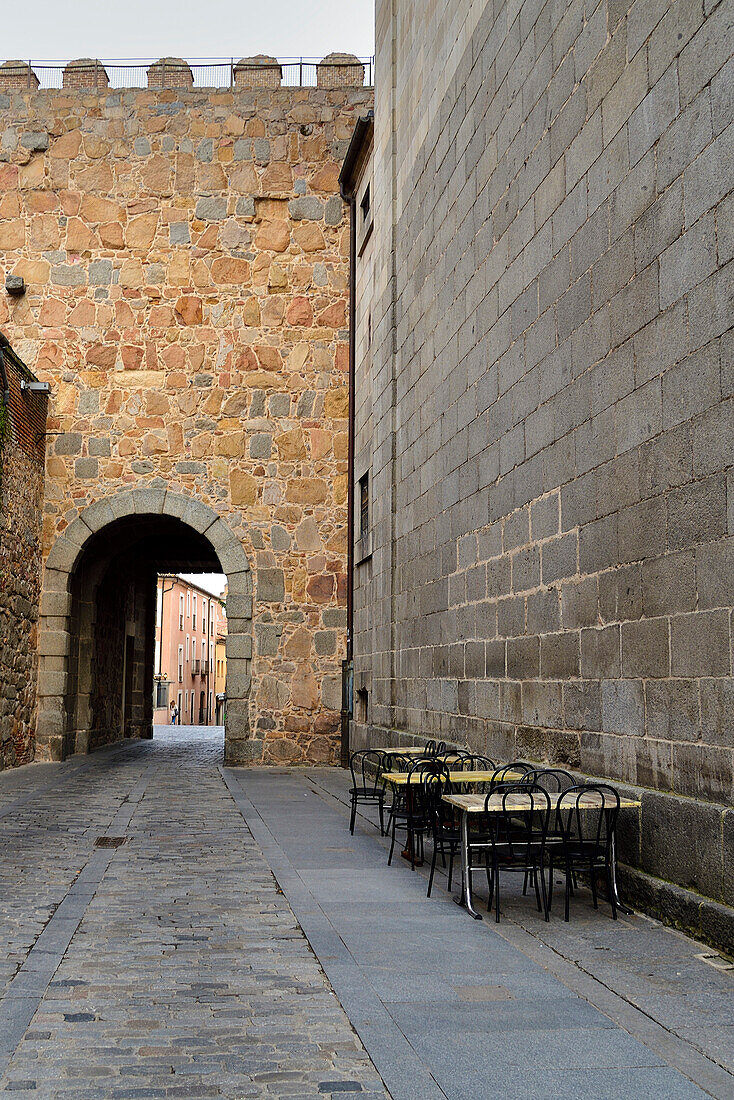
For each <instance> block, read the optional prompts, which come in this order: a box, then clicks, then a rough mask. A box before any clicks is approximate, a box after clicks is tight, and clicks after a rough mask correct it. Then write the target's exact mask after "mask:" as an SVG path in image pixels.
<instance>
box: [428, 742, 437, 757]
mask: <svg viewBox="0 0 734 1100" xmlns="http://www.w3.org/2000/svg"><path fill="white" fill-rule="evenodd" d="M435 755H436V742H435V741H433V740H431V741H426V756H435Z"/></svg>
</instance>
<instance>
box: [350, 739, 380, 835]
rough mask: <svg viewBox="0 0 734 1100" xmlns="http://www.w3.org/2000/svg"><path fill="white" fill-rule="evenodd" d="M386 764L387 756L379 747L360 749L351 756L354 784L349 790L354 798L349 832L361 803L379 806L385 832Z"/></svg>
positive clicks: (352, 829) (352, 830)
mask: <svg viewBox="0 0 734 1100" xmlns="http://www.w3.org/2000/svg"><path fill="white" fill-rule="evenodd" d="M384 764H385V757H384V754H383V753H382V752H380V751H379V749H359V750H358V751H357V752H353V753H352V755H351V756H350V758H349V770H350V772H351V773H352V786H351V788H350V791H349V794H350V796H351V800H352V813H351V817H350V819H349V832H350V833H352V834H353V833H354V822H355V819H356V817H357V806H358V804H359V803H363V804H365V805H368V806H377V808H378V811H379V814H380V832H381V833H383V834H384V802H385V781H384V779H383V778H382V773H383V771H384Z"/></svg>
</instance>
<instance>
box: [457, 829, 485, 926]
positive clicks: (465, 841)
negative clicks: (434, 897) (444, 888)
mask: <svg viewBox="0 0 734 1100" xmlns="http://www.w3.org/2000/svg"><path fill="white" fill-rule="evenodd" d="M454 901H455V902H456V904H457V905H463V906H464V908H465V909H466V911H467V912H468V913H470V914H471V915H472V916H473V917H474V920H481V919H482V914H481V913H477V911H476V909H475V908H474V905H473V903H472V896H471V874H470V871H469V814H468V813H466V812H465V811H464V812H462V814H461V894H460V895H459V896H457V897H454Z"/></svg>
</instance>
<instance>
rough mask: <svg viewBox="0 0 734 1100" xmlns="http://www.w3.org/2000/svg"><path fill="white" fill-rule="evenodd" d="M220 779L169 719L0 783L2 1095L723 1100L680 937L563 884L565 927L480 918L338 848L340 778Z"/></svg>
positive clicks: (702, 1002)
mask: <svg viewBox="0 0 734 1100" xmlns="http://www.w3.org/2000/svg"><path fill="white" fill-rule="evenodd" d="M221 763H222V735H221V730H212V729H206V728H196V727H178V728H168V727H163V728H159V729H157V731H156V737H155V738H154V740H153V741H147V742H135V743H127V744H124V745H118V746H115V747H112V748H110V749H106V750H104V751H102V752H99V753H96V754H94V755H92V756H89V757H75V758H73V759H71V760H69V761H67V762H66V763H64V764H49V765H31V766H29V767H27V768H21V769H18V770H16V771H11V772H5V773H2V774H1V775H0V837H1V838H2V848H1V849H0V852H1V857H2V858H1V863H0V875H1V881H0V897H2V904H1V907H0V913H1V917H0V919H1V928H2V940H0V1093H2V1094H5V1093H8V1094H9V1095H11V1094H12V1095H13V1096H27V1097H35V1098H37V1100H41V1098H49V1100H54V1098H57V1097H59V1098H61V1097H65V1098H66V1097H73V1098H74V1100H87V1098H88V1100H93V1098H111V1100H112V1098H114V1100H117V1098H123V1097H124V1098H136V1097H154V1098H155V1097H167V1096H178V1097H192V1098H193V1097H228V1098H232V1100H235V1098H239V1097H242V1098H244V1097H253V1098H263V1100H266V1098H268V1097H283V1098H286V1097H288V1098H293V1100H298V1098H317V1097H324V1096H326V1097H330V1096H331V1097H335V1098H336V1097H342V1096H349V1095H359V1096H360V1098H362V1100H377V1098H378V1097H381V1098H386V1097H392V1098H393V1100H483V1098H484V1097H490V1096H495V1095H498V1096H502V1097H503V1100H529V1098H530V1100H535V1098H537V1100H540V1098H542V1100H548V1098H559V1100H560V1098H561V1097H563V1098H564V1100H572V1098H574V1097H585V1098H588V1097H592V1098H593V1100H604V1098H607V1097H609V1098H610V1100H611V1098H612V1097H614V1098H615V1100H618V1098H632V1097H634V1098H639V1097H653V1096H654V1097H655V1098H656V1100H659V1098H660V1097H665V1098H666V1100H694V1098H703V1097H706V1096H714V1097H719V1098H721V1100H724V1098H728V1097H729V1096H731V1095H732V1092H733V1091H734V1090H733V1089H732V1084H734V1077H732V1074H731V1069H732V1063H734V1058H733V1057H732V1038H733V1033H734V1028H732V1025H731V1012H730V1006H731V991H732V974H731V972H729V973H726V972H723V973H722V972H717V971H716V970H714V969H713V968H712V967H711V966H709V965H707V964H705V963H704V962H702V961H701V960H700V959H699V958H698V957H697V954H698V953H700V952H701V951H702V950H703V949H702V948H701V946H700V945H698V944H694V943H693V941H690V940H688V939H686V938H685V937H682V936H679V935H677V934H676V933H673V932H670V931H669V930H667V929H663V928H662V927H661V926H660V925H658V924H656V923H655V922H653V921H649V920H647V919H646V918H644V917H637V916H632V917H627V918H621V919H620V920H619V921H618V922H617V923H616V924H614V923H613V922H612V921H611V920H610V919H609V914H608V911H606V910H605V908H604V906H603V905H602V909H601V911H600V912H599V913H595V912H594V911H593V910H592V909H591V907H590V905H589V902H588V898H584V896H583V894H584V892H583V891H581V893H580V895H579V897H578V898H577V899H576V900H575V902H574V914H573V918H574V919H573V920H572V922H571V923H570V924H569V925H566V924H565V923H564V922H563V921H562V920H561V919H560V917H559V914H558V913H555V914H554V915H553V918H552V921H551V924H550V925H545V924H544V922H542V921H541V920H540V919H539V918H538V916H537V914H536V912H535V910H534V906H533V905H532V904H529V903H528V899H522V897H521V896H520V894H519V888H518V891H517V892H516V894H515V896H513V897H510V896H509V895H508V898H507V901H506V906H505V907H504V910H503V920H502V923H501V924H500V925H499V926H495V925H494V923H493V922H492V921H486V920H485V921H482V922H480V923H478V924H477V923H475V922H473V921H471V920H469V919H468V917H467V916H466V914H465V913H464V912H463V911H462V910H460V909H459V908H458V907H457V906H455V905H454V904H453V902H452V900H451V897H450V895H449V894H448V893H447V892H446V890H445V889H444V886H445V880H444V879H443V877H442V876H439V879H438V881H437V885H436V887H435V890H434V896H433V897H432V898H431V899H430V900H429V899H426V897H425V887H426V881H425V877H424V872H423V871H421V872H415V873H413V872H411V870H410V868H409V866H407V865H406V864H405V863H404V862H403V861H402V860H401V859H399V858H398V859H397V860H396V861H395V862H394V864H393V866H392V867H389V868H388V867H387V866H386V844H385V841H384V840H383V839H382V838H380V836H379V831H378V830H377V829H376V828H375V823H374V822H373V821H371V820H370V819H369V818H367V817H364V816H360V817H358V819H357V827H356V829H355V833H354V836H350V835H349V832H348V827H347V821H348V813H347V805H346V803H347V796H346V790H347V787H348V781H347V775H346V774H345V773H344V772H341V771H339V770H336V769H317V770H296V771H291V772H286V771H273V770H258V769H254V770H247V769H229V768H223V767H222V766H221ZM102 838H105V840H103V843H107V844H114V843H115V842H116V840H115V838H118V839H119V838H124V842H123V843H122V844H121V845H120V846H119V847H107V846H99V841H100V839H102ZM727 1067H728V1068H727Z"/></svg>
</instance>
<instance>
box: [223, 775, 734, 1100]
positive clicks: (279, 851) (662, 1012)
mask: <svg viewBox="0 0 734 1100" xmlns="http://www.w3.org/2000/svg"><path fill="white" fill-rule="evenodd" d="M224 774H225V776H226V779H227V783H228V785H229V787H230V790H231V791H232V793H233V795H234V797H235V799H236V801H237V804H238V806H239V808H240V810H241V811H242V813H243V816H244V817H245V820H246V821H247V823H248V825H249V826H250V829H251V830H252V832H253V835H254V837H255V839H256V840H257V841H258V843H259V845H260V847H261V848H262V850H263V852H264V854H265V857H266V859H267V860H268V863H269V864H270V866H271V867H272V868H273V871H274V873H275V876H276V878H277V880H278V883H279V885H280V886H281V888H282V889H283V891H284V893H285V895H286V897H287V899H288V901H289V902H290V904H291V906H292V908H293V910H294V912H295V915H296V917H297V919H298V920H299V923H300V924H301V926H302V928H303V929H304V931H305V933H306V935H307V936H308V938H309V942H310V943H311V946H312V948H313V949H314V952H315V953H316V955H317V957H318V958H319V961H320V962H321V965H322V966H323V967H324V970H325V971H326V974H327V977H328V978H329V980H330V981H331V983H332V985H333V987H334V989H335V991H336V993H337V995H338V997H339V999H340V1001H341V1003H342V1005H343V1006H344V1008H345V1010H346V1012H347V1014H348V1016H349V1018H350V1020H351V1022H352V1024H353V1025H354V1026H355V1028H356V1030H357V1033H358V1034H359V1036H360V1038H361V1039H362V1042H363V1043H364V1045H365V1048H366V1050H367V1052H368V1054H369V1055H370V1056H371V1058H372V1060H373V1062H374V1064H375V1066H376V1068H377V1070H378V1071H379V1073H380V1074H381V1075H382V1078H383V1080H384V1081H385V1084H386V1085H387V1088H388V1089H389V1091H390V1094H391V1095H392V1096H393V1098H394V1100H434V1098H435V1100H440V1098H447V1100H478V1098H480V1097H488V1096H502V1097H504V1098H506V1100H511V1098H517V1100H531V1098H538V1100H540V1098H542V1100H551V1098H556V1097H557V1098H559V1100H560V1098H564V1100H570V1098H573V1097H584V1098H588V1097H593V1098H594V1100H602V1098H606V1097H609V1098H610V1100H611V1098H620V1097H629V1098H633V1097H634V1098H639V1097H648V1096H649V1097H655V1098H656V1100H659V1098H665V1100H689V1098H693V1097H702V1096H705V1095H711V1096H716V1097H720V1098H721V1100H724V1098H727V1100H728V1098H730V1097H731V1096H732V1095H734V1076H732V1075H731V1072H727V1069H726V1068H725V1067H727V1066H728V1069H729V1071H732V1070H734V1057H733V1054H734V1026H732V1024H733V1022H734V1021H733V1017H732V1004H733V1003H734V998H733V997H732V993H733V992H734V973H732V972H725V973H720V972H717V971H716V970H714V969H713V968H712V967H711V966H710V965H708V964H706V963H705V962H703V961H701V960H700V959H698V958H697V957H696V955H697V954H698V953H701V952H703V951H704V950H705V949H704V948H703V947H702V946H701V945H699V944H696V943H694V942H693V941H691V940H689V939H687V938H685V937H683V936H681V935H679V934H677V933H675V932H672V931H670V930H668V929H666V928H663V927H662V926H661V925H659V924H658V923H656V922H654V921H651V920H649V919H647V918H645V917H642V916H632V917H620V919H619V920H618V921H617V922H613V921H612V920H611V916H610V911H609V909H608V907H607V906H605V904H604V903H603V902H602V903H601V905H600V911H599V912H595V911H594V910H593V908H592V907H591V900H590V895H588V894H587V893H586V892H584V891H581V892H580V895H579V897H578V898H577V899H576V900H575V902H574V904H573V910H572V920H571V922H570V923H569V924H566V923H565V922H564V921H563V919H562V915H561V910H560V909H559V908H558V906H556V910H555V913H554V914H553V915H552V917H551V923H550V925H546V924H545V922H544V921H543V920H542V917H541V916H540V914H538V913H537V911H536V909H535V906H534V902H533V900H532V899H531V898H522V896H521V890H520V882H518V884H517V887H516V888H515V890H514V892H513V891H512V887H510V888H509V889H508V890H507V891H506V892H505V891H504V890H503V896H506V897H507V898H508V901H507V903H506V904H505V906H504V909H503V916H502V922H501V924H500V925H499V926H497V925H495V923H494V921H493V920H489V921H488V920H484V921H482V922H481V923H479V922H474V921H472V920H470V919H469V918H468V916H467V915H466V914H465V913H464V912H463V911H462V910H461V909H459V908H458V907H457V906H456V905H454V904H453V902H452V900H451V898H450V897H449V895H448V894H447V893H446V892H445V889H443V887H444V886H445V880H444V879H443V878H439V879H438V881H437V885H435V886H434V894H433V896H432V897H431V898H430V899H427V898H426V896H425V891H426V878H427V869H426V868H424V869H422V871H420V872H412V871H411V869H410V867H409V865H407V864H406V863H404V862H403V861H402V860H401V859H400V857H399V856H396V858H395V859H394V860H393V865H392V867H387V865H386V853H387V843H386V841H385V840H383V839H381V838H380V836H379V830H378V829H377V827H376V820H373V821H372V820H370V819H369V818H368V817H365V816H359V817H358V818H357V826H356V828H355V833H354V836H353V837H350V835H349V832H348V810H347V803H348V795H347V788H348V786H349V782H348V779H349V776H348V773H345V772H342V771H326V770H321V769H320V770H312V771H303V772H295V773H294V772H289V773H285V772H281V773H275V772H265V771H254V770H253V771H242V770H236V771H235V770H231V769H225V770H224ZM519 878H520V876H518V879H519ZM479 893H480V895H481V890H480V891H479ZM511 894H512V898H511V900H509V899H510V895H511Z"/></svg>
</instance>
